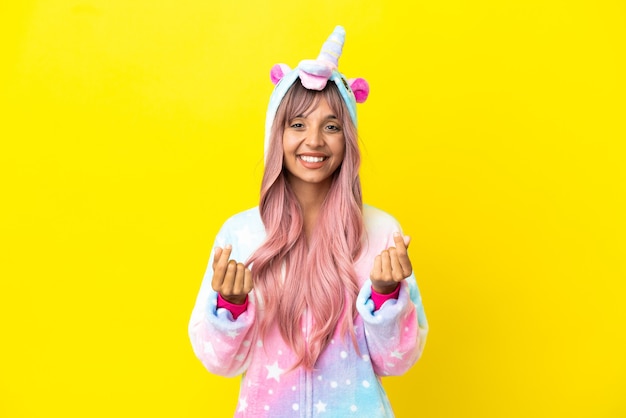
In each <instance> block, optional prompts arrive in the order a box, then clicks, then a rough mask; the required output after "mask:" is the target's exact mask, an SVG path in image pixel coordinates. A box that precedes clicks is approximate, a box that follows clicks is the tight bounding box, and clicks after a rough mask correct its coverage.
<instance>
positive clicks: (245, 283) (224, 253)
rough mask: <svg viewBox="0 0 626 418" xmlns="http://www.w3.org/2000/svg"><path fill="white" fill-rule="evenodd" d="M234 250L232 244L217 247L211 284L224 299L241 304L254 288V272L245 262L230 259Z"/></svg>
mask: <svg viewBox="0 0 626 418" xmlns="http://www.w3.org/2000/svg"><path fill="white" fill-rule="evenodd" d="M232 250H233V247H232V246H231V245H230V244H227V245H226V246H225V247H224V248H221V247H217V248H216V249H215V254H214V256H213V280H212V281H211V286H212V287H213V290H215V291H216V292H218V293H219V294H220V295H221V296H222V298H223V299H224V300H226V301H228V302H230V303H234V304H237V305H241V304H243V303H244V302H245V301H246V297H247V296H248V293H250V291H251V290H252V288H253V284H252V272H250V269H249V268H247V267H246V266H245V265H244V264H243V263H238V262H237V261H235V260H231V259H230V253H231V252H232Z"/></svg>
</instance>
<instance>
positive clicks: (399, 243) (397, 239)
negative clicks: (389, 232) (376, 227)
mask: <svg viewBox="0 0 626 418" xmlns="http://www.w3.org/2000/svg"><path fill="white" fill-rule="evenodd" d="M393 242H394V243H395V244H396V248H397V249H399V250H406V248H407V246H408V245H407V242H406V240H405V236H403V235H402V234H401V233H399V232H394V233H393Z"/></svg>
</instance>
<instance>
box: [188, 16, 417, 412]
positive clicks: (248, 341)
mask: <svg viewBox="0 0 626 418" xmlns="http://www.w3.org/2000/svg"><path fill="white" fill-rule="evenodd" d="M344 39H345V31H344V29H343V28H342V27H340V26H338V27H336V28H335V30H334V32H333V33H332V34H331V35H330V37H329V38H328V40H327V41H326V43H324V45H323V47H322V51H321V53H320V55H319V56H318V58H317V59H316V60H305V61H302V62H300V64H299V65H298V66H297V67H296V68H295V69H293V70H292V69H290V68H289V67H288V66H286V65H285V64H277V65H275V66H274V67H273V68H272V70H271V72H270V77H271V80H272V82H273V83H274V84H276V87H275V89H274V92H273V93H272V96H271V98H270V104H269V107H268V112H267V119H266V133H265V148H266V155H267V147H268V138H269V135H270V134H269V132H270V130H271V127H272V123H273V121H274V117H275V114H276V110H277V109H278V106H279V105H280V102H281V100H282V98H283V96H284V95H285V93H286V92H287V90H289V87H290V86H291V85H292V84H293V83H294V82H295V81H296V80H297V79H300V81H301V83H302V85H303V86H304V87H306V88H307V89H311V90H321V89H323V88H324V87H325V85H326V83H327V82H328V81H331V82H333V83H335V84H336V85H337V87H338V90H339V92H340V94H341V97H342V99H343V100H344V102H345V103H346V105H347V107H348V110H349V112H350V118H351V119H352V121H353V122H354V124H355V125H356V103H357V102H364V101H365V99H366V98H367V95H368V93H369V86H368V84H367V82H366V81H365V80H363V79H346V78H345V77H344V76H343V75H342V74H341V73H339V72H338V71H337V64H338V59H339V56H340V55H341V51H342V48H343V42H344ZM362 216H363V225H364V239H363V245H362V250H361V252H360V255H359V256H358V258H357V259H356V260H355V262H354V269H355V272H356V276H357V279H358V284H359V286H360V291H359V294H358V296H357V298H356V315H355V316H354V321H353V326H354V335H355V337H356V338H355V341H353V340H352V339H351V338H347V337H345V336H343V335H342V334H341V333H340V332H339V330H338V329H336V330H335V331H334V334H333V338H332V339H331V340H330V343H329V344H328V345H327V346H326V348H325V349H324V350H323V351H322V352H321V354H320V356H319V357H318V358H317V362H316V363H315V366H314V368H313V369H312V370H310V369H308V368H305V367H295V368H294V367H293V366H294V364H296V363H297V357H296V355H295V353H294V352H293V349H292V348H291V347H290V345H289V344H287V343H286V342H285V341H284V339H283V338H282V336H281V334H280V331H279V330H278V326H274V325H273V326H271V327H270V328H269V329H268V330H267V332H266V333H264V334H263V335H261V333H260V332H259V329H258V326H259V325H258V324H259V322H260V320H261V318H262V317H263V315H264V309H263V300H262V298H261V295H258V294H255V290H252V292H251V293H250V294H249V295H248V300H247V303H246V305H245V306H244V307H243V308H242V310H241V311H238V312H237V309H236V308H233V307H229V306H226V307H225V306H224V304H223V303H220V298H218V293H217V292H215V291H214V290H213V289H212V287H211V279H212V276H213V269H212V266H213V257H214V256H213V254H214V253H215V251H212V252H211V254H212V255H211V256H210V258H209V262H208V267H207V270H206V273H205V276H204V279H203V282H202V285H201V287H200V291H199V293H198V296H197V300H196V304H195V307H194V309H193V312H192V314H191V319H190V322H189V336H190V339H191V344H192V347H193V350H194V353H195V354H196V356H197V357H198V358H199V359H200V361H201V362H202V363H203V365H204V366H205V367H206V368H207V369H208V370H209V371H210V372H211V373H214V374H217V375H221V376H226V377H234V376H239V375H240V376H241V382H240V393H239V398H238V403H237V407H236V410H235V411H234V415H235V417H272V418H275V417H314V416H315V417H317V416H329V417H372V418H375V417H393V416H394V415H393V411H392V409H391V406H390V404H389V401H388V398H387V395H386V394H385V391H384V389H383V387H382V385H381V377H383V376H392V375H400V374H403V373H405V372H406V371H407V370H409V369H410V368H411V367H412V366H413V364H414V363H415V362H416V361H417V360H418V359H419V358H420V356H421V353H422V350H423V348H424V344H425V342H426V335H427V332H428V323H427V320H426V316H425V314H424V308H423V305H422V300H421V296H420V291H419V289H418V286H417V283H416V280H415V276H414V274H413V273H412V274H411V275H410V276H409V277H408V278H406V279H405V280H403V281H402V282H401V283H400V285H399V286H398V288H397V290H396V292H395V293H394V294H393V295H392V297H387V298H385V299H384V300H382V301H381V300H380V299H378V300H377V295H375V294H374V293H375V292H373V291H372V287H371V281H370V279H369V277H370V276H369V275H370V271H371V269H372V263H373V260H374V258H375V257H376V256H377V255H378V254H380V253H381V251H383V250H385V249H387V248H389V247H391V246H393V245H394V240H393V234H394V233H395V232H401V228H400V225H399V224H398V222H397V221H396V220H395V219H394V218H393V217H392V216H391V215H389V214H387V213H385V212H383V211H381V210H379V209H376V208H374V207H372V206H368V205H363V208H362ZM265 238H266V229H265V226H264V223H263V221H262V219H261V217H260V215H259V208H258V207H256V208H253V209H249V210H247V211H244V212H241V213H239V214H236V215H234V216H232V217H231V218H229V219H228V220H227V221H226V222H225V223H224V225H223V226H222V228H221V229H220V231H219V233H218V234H217V237H216V239H215V243H214V249H215V248H216V247H222V248H224V246H226V245H227V244H233V250H232V253H231V258H232V259H235V260H248V259H249V258H250V257H251V256H252V254H253V253H254V252H255V250H256V249H258V248H259V247H260V246H261V245H262V243H263V242H264V240H265ZM252 268H253V266H252ZM310 325H311V318H310V316H305V318H304V320H303V321H302V330H303V334H304V337H305V339H306V337H307V336H308V335H309V333H310ZM337 328H339V327H337Z"/></svg>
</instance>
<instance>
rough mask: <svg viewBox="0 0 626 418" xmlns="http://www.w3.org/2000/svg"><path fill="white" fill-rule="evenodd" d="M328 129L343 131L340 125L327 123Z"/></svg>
mask: <svg viewBox="0 0 626 418" xmlns="http://www.w3.org/2000/svg"><path fill="white" fill-rule="evenodd" d="M326 130H328V131H332V132H339V131H341V127H339V125H333V124H329V125H326Z"/></svg>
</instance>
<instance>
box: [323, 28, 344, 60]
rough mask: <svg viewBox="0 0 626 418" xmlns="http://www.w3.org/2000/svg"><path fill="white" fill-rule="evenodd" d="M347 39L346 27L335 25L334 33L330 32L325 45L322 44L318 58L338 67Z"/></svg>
mask: <svg viewBox="0 0 626 418" xmlns="http://www.w3.org/2000/svg"><path fill="white" fill-rule="evenodd" d="M345 40H346V31H345V29H344V28H343V27H341V26H337V27H335V30H334V31H333V33H331V34H330V36H329V37H328V39H327V40H326V42H324V45H322V50H321V51H320V54H319V55H318V57H317V59H318V60H319V61H325V62H328V63H329V64H331V66H332V68H337V66H338V65H339V57H340V56H341V50H342V49H343V43H344V42H345Z"/></svg>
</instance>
